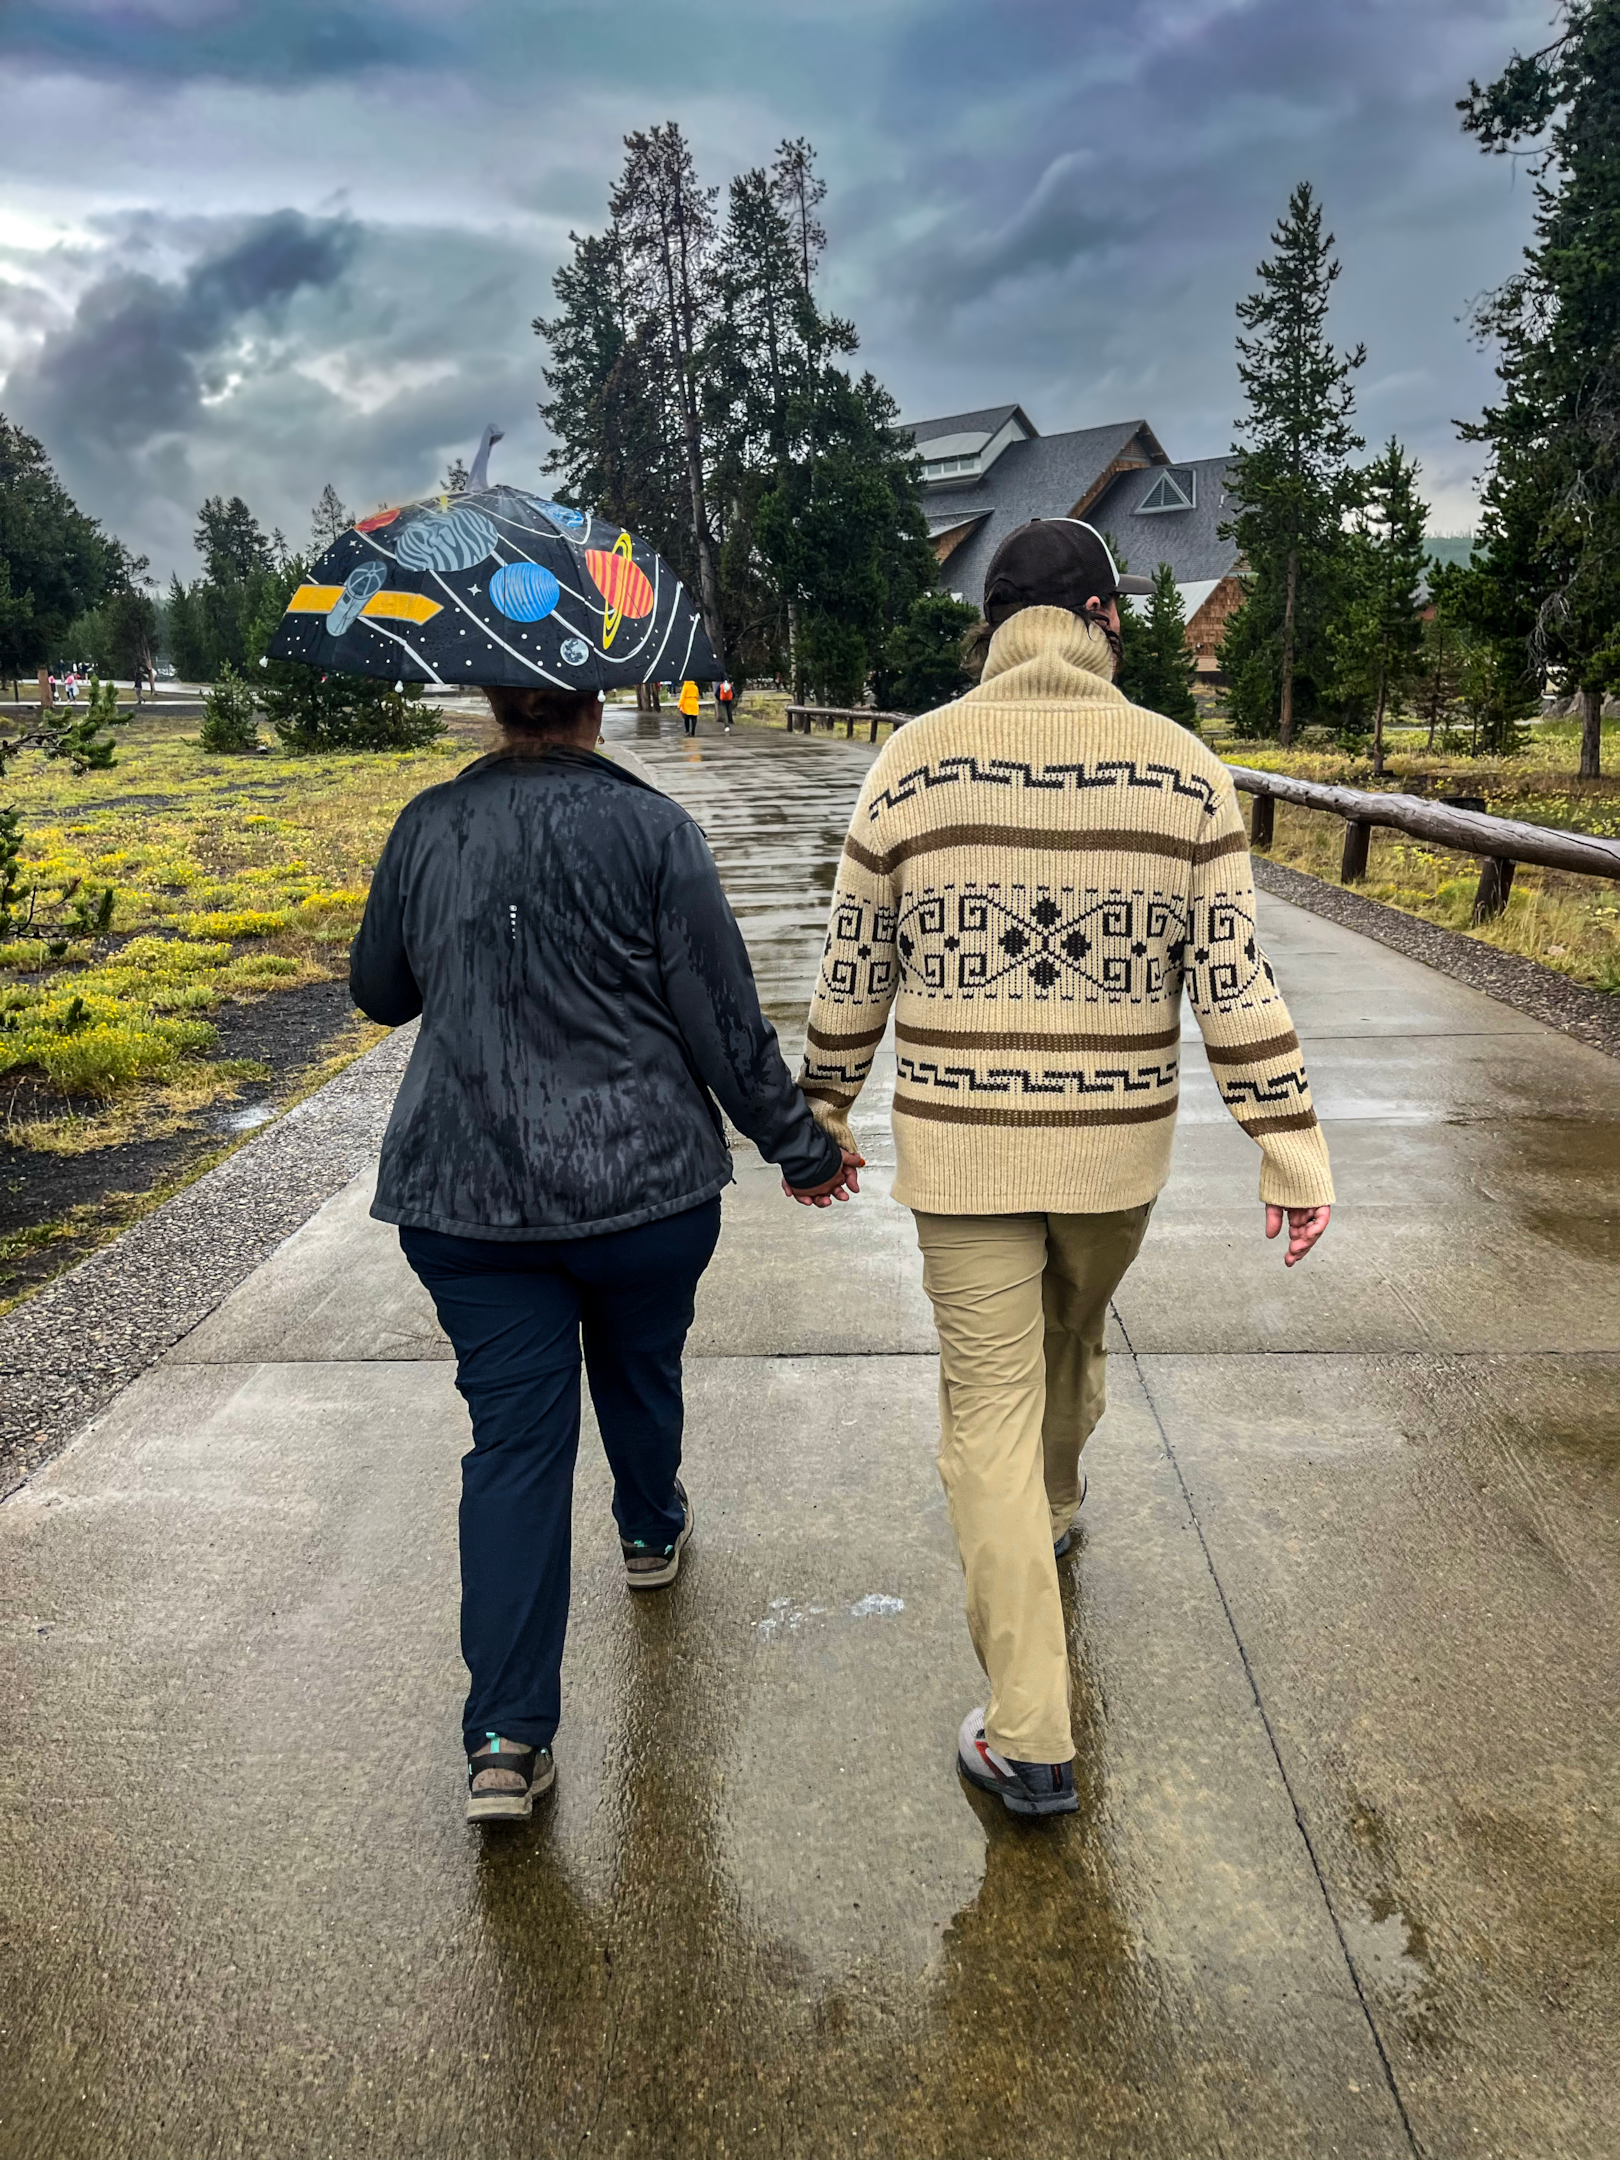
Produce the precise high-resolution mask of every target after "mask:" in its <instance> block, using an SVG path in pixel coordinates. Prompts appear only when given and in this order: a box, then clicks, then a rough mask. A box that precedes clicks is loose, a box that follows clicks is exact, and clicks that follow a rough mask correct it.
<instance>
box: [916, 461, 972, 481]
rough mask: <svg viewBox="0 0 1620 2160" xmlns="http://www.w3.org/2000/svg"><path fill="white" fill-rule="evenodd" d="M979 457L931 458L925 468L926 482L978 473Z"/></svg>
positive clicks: (924, 476)
mask: <svg viewBox="0 0 1620 2160" xmlns="http://www.w3.org/2000/svg"><path fill="white" fill-rule="evenodd" d="M978 469H979V461H978V459H977V457H948V458H930V459H929V460H928V461H927V463H926V464H925V465H924V466H923V478H924V479H925V480H948V479H950V478H951V476H952V475H953V474H955V473H971V472H977V471H978Z"/></svg>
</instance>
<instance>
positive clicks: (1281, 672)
mask: <svg viewBox="0 0 1620 2160" xmlns="http://www.w3.org/2000/svg"><path fill="white" fill-rule="evenodd" d="M1271 240H1272V246H1273V247H1274V249H1275V250H1276V253H1275V255H1274V256H1273V257H1272V258H1271V260H1270V261H1268V262H1263V263H1261V265H1260V267H1259V271H1258V273H1257V274H1258V276H1259V278H1260V289H1259V291H1258V292H1254V293H1251V294H1250V295H1249V297H1248V298H1247V299H1245V300H1241V301H1239V303H1238V309H1237V315H1238V321H1239V322H1240V323H1241V324H1242V325H1243V327H1244V329H1245V330H1246V331H1247V332H1248V333H1249V335H1248V336H1246V337H1243V336H1240V337H1239V339H1238V341H1237V349H1238V379H1239V380H1240V382H1241V383H1242V385H1243V389H1244V393H1245V396H1246V398H1247V401H1248V412H1247V414H1246V416H1245V417H1244V419H1243V420H1242V421H1241V422H1240V423H1239V432H1240V434H1241V435H1242V436H1243V437H1244V438H1245V439H1244V440H1243V441H1241V442H1239V444H1238V445H1237V446H1236V447H1235V448H1234V451H1233V456H1232V492H1233V493H1234V494H1235V495H1236V497H1237V500H1238V503H1239V506H1240V507H1239V510H1238V514H1237V517H1236V518H1235V519H1234V520H1233V522H1232V524H1231V525H1230V526H1228V527H1223V534H1224V535H1225V536H1226V537H1230V538H1233V539H1235V540H1236V542H1237V544H1238V547H1239V549H1240V550H1241V551H1242V555H1243V558H1244V560H1245V562H1246V563H1247V565H1248V570H1249V579H1248V585H1247V590H1246V594H1245V598H1244V602H1243V605H1242V606H1241V607H1239V608H1238V609H1237V610H1236V611H1235V612H1234V614H1233V615H1232V617H1231V619H1230V621H1229V623H1228V626H1227V633H1226V638H1225V640H1224V641H1223V644H1222V647H1221V662H1222V666H1223V667H1225V668H1226V670H1227V672H1228V674H1229V675H1230V676H1231V677H1232V716H1233V720H1234V722H1235V723H1236V725H1237V727H1238V731H1239V733H1241V734H1251V735H1262V734H1265V735H1269V734H1271V733H1272V732H1273V731H1275V733H1276V734H1277V736H1278V739H1279V740H1280V741H1281V742H1283V743H1284V744H1288V743H1290V742H1292V741H1293V737H1294V721H1295V712H1296V703H1298V702H1300V701H1299V700H1297V698H1296V692H1297V691H1298V690H1300V689H1301V688H1304V689H1305V690H1306V692H1307V697H1308V701H1309V702H1311V703H1314V701H1315V698H1316V695H1317V692H1318V686H1319V685H1320V683H1321V682H1322V681H1323V680H1324V678H1325V676H1326V674H1327V672H1328V668H1329V665H1330V661H1329V655H1328V652H1327V650H1326V634H1327V629H1328V625H1329V623H1330V622H1331V619H1332V616H1333V612H1334V607H1335V603H1336V600H1337V598H1338V594H1339V588H1340V585H1341V582H1342V576H1343V569H1344V556H1345V547H1344V537H1343V521H1344V514H1345V512H1346V510H1348V509H1350V508H1351V507H1353V506H1354V504H1355V501H1356V499H1357V481H1356V477H1355V475H1354V473H1353V472H1352V471H1351V469H1350V466H1349V462H1348V461H1349V457H1350V453H1351V452H1352V451H1353V450H1359V449H1360V448H1361V437H1360V436H1359V435H1357V434H1356V433H1355V432H1354V430H1353V428H1352V425H1351V415H1352V413H1353V411H1354V405H1355V399H1354V391H1353V388H1352V385H1351V380H1350V378H1351V376H1352V375H1353V373H1354V372H1355V370H1356V369H1357V368H1358V367H1360V366H1361V364H1362V362H1363V361H1364V360H1365V358H1366V350H1365V348H1364V347H1362V346H1357V347H1356V348H1355V350H1354V351H1351V352H1346V353H1343V354H1340V353H1339V352H1337V351H1336V350H1335V349H1334V347H1333V345H1332V343H1331V342H1330V340H1329V338H1328V334H1327V316H1328V307H1329V303H1330V299H1331V294H1332V289H1333V286H1334V283H1335V281H1336V280H1337V278H1338V275H1339V268H1340V266H1339V264H1338V262H1337V261H1336V260H1335V259H1334V256H1333V252H1332V251H1333V245H1334V241H1333V235H1332V234H1331V233H1326V234H1324V232H1323V231H1322V211H1321V206H1320V204H1319V203H1318V202H1317V201H1316V198H1315V196H1314V194H1313V193H1312V190H1311V187H1310V184H1309V182H1304V183H1302V184H1301V185H1300V186H1299V187H1296V188H1295V190H1294V192H1293V194H1292V195H1291V196H1290V197H1289V200H1288V212H1287V215H1286V216H1285V217H1284V218H1283V220H1282V222H1281V223H1280V224H1279V225H1278V226H1277V227H1276V229H1275V230H1274V231H1273V233H1272V236H1271Z"/></svg>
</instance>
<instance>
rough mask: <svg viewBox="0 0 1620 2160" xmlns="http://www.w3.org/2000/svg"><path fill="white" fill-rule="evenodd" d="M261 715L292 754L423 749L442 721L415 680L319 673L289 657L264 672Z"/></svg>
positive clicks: (439, 731)
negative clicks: (402, 681)
mask: <svg viewBox="0 0 1620 2160" xmlns="http://www.w3.org/2000/svg"><path fill="white" fill-rule="evenodd" d="M267 673H268V674H269V675H270V681H269V682H268V684H267V685H266V688H265V693H264V710H265V715H266V717H267V718H268V720H269V721H270V724H271V726H272V727H274V729H275V731H276V733H277V735H278V736H279V737H280V738H281V747H282V748H283V749H284V750H290V751H292V752H293V753H294V755H295V756H303V755H309V754H310V753H313V752H320V751H334V750H335V751H344V750H425V749H426V748H427V746H428V744H429V743H431V742H436V741H437V740H438V738H439V737H440V736H441V735H442V734H443V733H444V731H445V729H444V722H443V721H442V720H441V719H440V718H439V715H438V714H437V713H436V712H435V711H434V710H433V708H432V706H430V705H428V704H426V703H425V702H424V701H423V697H422V693H421V690H420V688H419V687H418V685H417V684H415V683H407V684H402V685H400V686H399V687H394V686H391V685H390V684H388V683H385V682H374V681H373V680H372V679H371V677H370V676H369V675H338V674H325V675H323V674H322V673H321V671H320V669H319V668H309V667H303V666H301V665H300V664H299V663H298V662H297V661H294V660H276V661H272V662H271V663H270V668H269V669H268V670H267Z"/></svg>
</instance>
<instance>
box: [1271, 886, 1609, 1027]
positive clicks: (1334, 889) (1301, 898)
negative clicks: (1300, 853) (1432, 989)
mask: <svg viewBox="0 0 1620 2160" xmlns="http://www.w3.org/2000/svg"><path fill="white" fill-rule="evenodd" d="M1252 859H1253V862H1254V881H1255V883H1256V884H1257V885H1258V886H1259V887H1260V889H1261V891H1262V892H1269V893H1274V894H1275V895H1276V896H1277V898H1278V899H1279V900H1289V901H1292V902H1293V904H1294V906H1295V907H1302V908H1308V909H1309V911H1310V912H1311V914H1313V915H1323V916H1326V918H1327V920H1328V921H1329V922H1336V923H1341V924H1342V925H1343V926H1344V928H1345V929H1346V930H1355V931H1359V933H1360V934H1361V935H1362V936H1363V937H1369V938H1374V939H1376V940H1377V942H1378V943H1379V944H1380V945H1388V946H1390V947H1392V948H1393V950H1394V951H1396V952H1399V953H1405V955H1406V957H1407V958H1408V959H1409V960H1420V961H1422V963H1423V965H1424V966H1425V967H1431V968H1434V969H1435V970H1436V972H1437V973H1439V974H1441V975H1450V976H1452V977H1453V978H1454V979H1455V980H1456V981H1457V982H1460V983H1465V984H1466V985H1467V986H1468V988H1469V989H1470V990H1482V991H1483V992H1484V994H1485V995H1486V997H1490V998H1495V999H1496V1001H1497V1003H1498V1004H1499V1005H1511V1006H1512V1007H1513V1008H1514V1010H1515V1011H1516V1012H1522V1013H1528V1014H1529V1016H1530V1018H1531V1019H1532V1020H1539V1021H1541V1022H1542V1024H1543V1025H1544V1026H1546V1027H1550V1028H1557V1030H1558V1031H1559V1033H1560V1034H1561V1035H1572V1036H1574V1038H1575V1040H1576V1041H1577V1042H1583V1043H1585V1044H1586V1045H1587V1046H1588V1048H1590V1049H1593V1050H1601V1051H1602V1052H1604V1054H1605V1055H1606V1056H1608V1057H1614V1058H1620V998H1617V997H1613V996H1611V995H1610V994H1609V993H1608V992H1607V991H1604V990H1593V989H1589V988H1588V986H1587V985H1586V984H1585V983H1578V982H1571V981H1570V979H1569V977H1568V976H1567V975H1560V974H1558V973H1557V972H1556V971H1555V970H1554V969H1552V968H1549V967H1543V966H1542V965H1541V962H1540V961H1539V960H1526V959H1524V958H1523V957H1522V956H1521V955H1520V954H1518V953H1508V952H1499V951H1498V950H1497V948H1496V947H1495V946H1494V945H1485V944H1482V943H1481V942H1480V940H1479V939H1478V938H1471V937H1464V936H1463V934H1462V932H1461V931H1460V930H1443V929H1441V927H1440V925H1439V924H1438V923H1430V922H1424V921H1423V919H1422V917H1421V916H1417V915H1405V914H1403V913H1402V912H1401V910H1400V909H1399V908H1392V907H1385V905H1384V904H1383V902H1382V901H1381V900H1369V899H1368V898H1367V897H1366V896H1365V894H1363V893H1358V892H1352V891H1350V890H1349V889H1347V888H1346V887H1344V886H1342V885H1329V884H1326V883H1325V882H1324V881H1323V880H1322V879H1321V878H1314V877H1310V876H1308V875H1307V874H1306V872H1305V871H1303V870H1290V869H1289V868H1288V867H1287V865H1286V864H1284V863H1275V862H1271V861H1269V860H1268V859H1267V857H1265V856H1264V855H1255V856H1254V857H1253V858H1252Z"/></svg>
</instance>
